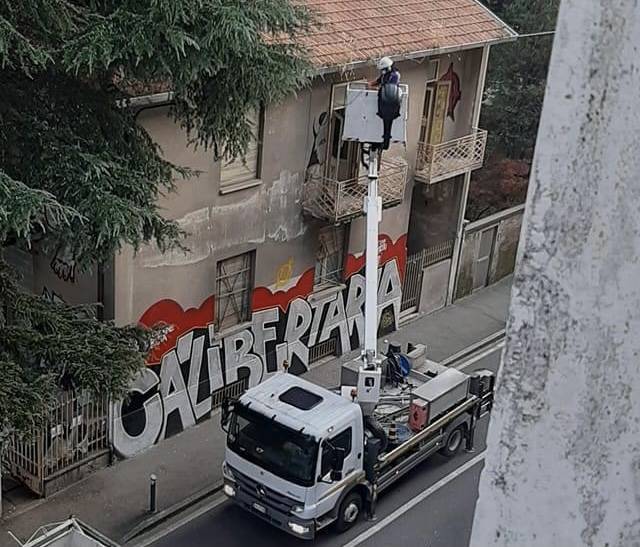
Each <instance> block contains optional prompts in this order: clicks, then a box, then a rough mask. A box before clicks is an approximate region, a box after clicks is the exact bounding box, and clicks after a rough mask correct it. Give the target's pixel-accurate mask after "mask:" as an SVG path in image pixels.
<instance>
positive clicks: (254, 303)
mask: <svg viewBox="0 0 640 547" xmlns="http://www.w3.org/2000/svg"><path fill="white" fill-rule="evenodd" d="M313 278H314V269H313V268H310V269H308V270H307V271H306V272H304V273H303V274H302V275H301V276H300V279H298V282H297V283H296V284H295V286H293V287H291V288H290V289H288V290H286V291H276V292H271V290H270V289H268V288H267V287H256V288H255V289H254V291H253V296H252V298H251V310H252V311H260V310H266V309H268V308H275V307H276V306H278V307H279V308H280V309H281V310H282V311H287V308H288V307H289V303H290V302H291V301H292V300H295V299H296V298H306V297H307V296H309V295H310V294H311V293H312V292H313Z"/></svg>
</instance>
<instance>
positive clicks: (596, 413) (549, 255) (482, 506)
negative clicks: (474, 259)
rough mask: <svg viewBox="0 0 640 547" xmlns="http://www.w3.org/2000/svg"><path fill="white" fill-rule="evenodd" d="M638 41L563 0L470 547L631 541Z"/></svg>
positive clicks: (638, 319) (633, 1)
mask: <svg viewBox="0 0 640 547" xmlns="http://www.w3.org/2000/svg"><path fill="white" fill-rule="evenodd" d="M639 49H640V9H639V6H638V2H637V0H609V1H607V2H595V1H590V2H585V1H584V0H564V2H563V4H562V8H561V12H560V18H559V27H558V32H557V34H556V43H555V47H554V52H553V56H552V62H551V71H550V79H549V88H548V90H547V97H546V101H545V108H544V113H543V116H542V121H541V128H540V136H539V138H538V148H537V150H536V159H535V166H534V171H533V176H532V181H531V185H530V189H529V196H528V202H527V209H526V211H527V213H526V217H525V223H524V227H523V242H522V244H521V248H520V251H519V255H518V268H517V272H516V275H515V282H514V288H513V294H512V304H511V310H510V317H509V323H508V338H507V348H506V352H505V358H504V365H503V367H502V375H501V377H500V379H499V387H498V393H497V403H496V408H495V411H494V415H493V418H492V422H491V427H490V432H489V439H488V445H489V448H488V454H487V460H486V466H485V470H484V472H483V474H482V479H481V483H480V498H479V501H478V505H477V509H476V513H475V521H474V529H473V535H472V540H471V545H472V546H473V547H487V546H505V547H506V546H516V545H517V546H527V547H537V546H540V547H555V546H557V547H572V546H582V545H585V546H599V547H601V546H602V547H603V546H609V547H614V546H619V547H623V546H624V547H635V546H639V545H640V364H639V353H640V335H639V333H640V281H639V280H640V262H639V256H640V216H639V215H638V210H639V208H640V184H639V182H638V181H639V179H640V155H639V154H638V150H640V109H639V108H638V89H640V65H639V61H638V53H639V51H638V50H639Z"/></svg>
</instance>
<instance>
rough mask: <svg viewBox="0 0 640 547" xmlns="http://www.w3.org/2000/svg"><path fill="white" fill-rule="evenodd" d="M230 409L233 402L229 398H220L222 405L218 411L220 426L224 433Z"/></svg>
mask: <svg viewBox="0 0 640 547" xmlns="http://www.w3.org/2000/svg"><path fill="white" fill-rule="evenodd" d="M232 410H233V403H232V402H231V401H230V400H229V399H227V398H224V399H223V400H222V406H221V411H220V427H221V428H222V430H223V431H224V432H225V433H226V432H228V426H229V418H230V417H231V412H232Z"/></svg>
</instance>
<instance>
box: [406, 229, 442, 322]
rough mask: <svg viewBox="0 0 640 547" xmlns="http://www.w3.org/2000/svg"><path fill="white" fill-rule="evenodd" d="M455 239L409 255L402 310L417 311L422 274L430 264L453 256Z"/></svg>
mask: <svg viewBox="0 0 640 547" xmlns="http://www.w3.org/2000/svg"><path fill="white" fill-rule="evenodd" d="M453 244H454V240H453V239H450V240H448V241H443V242H442V243H438V244H436V245H432V246H431V247H427V248H426V249H422V250H421V251H419V252H417V253H415V254H413V255H410V256H408V257H407V265H406V269H405V273H404V280H403V283H402V301H401V304H400V311H401V312H410V311H415V310H416V309H417V307H418V304H419V302H420V296H421V292H422V276H423V272H424V269H425V268H426V267H428V266H431V265H433V264H436V263H438V262H442V261H443V260H446V259H448V258H451V257H452V256H453Z"/></svg>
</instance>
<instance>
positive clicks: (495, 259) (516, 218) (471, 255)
mask: <svg viewBox="0 0 640 547" xmlns="http://www.w3.org/2000/svg"><path fill="white" fill-rule="evenodd" d="M523 216H524V208H523V206H521V205H519V206H516V207H512V208H511V209H506V210H504V211H501V212H500V213H496V214H495V215H492V216H491V217H487V218H486V219H481V220H479V221H477V222H474V223H472V224H468V225H467V226H466V227H465V231H464V240H463V243H462V253H461V255H460V264H459V266H458V275H457V282H456V293H455V297H456V299H457V298H462V297H463V296H466V295H468V294H471V293H472V292H473V280H474V274H475V269H476V261H477V260H478V251H479V248H480V238H481V236H482V232H483V231H484V230H488V229H494V228H495V229H496V234H495V240H494V243H493V248H492V252H491V261H490V263H489V272H488V276H487V285H491V284H493V283H496V282H497V281H500V279H502V278H503V277H506V276H507V275H509V274H511V273H513V270H514V267H515V262H516V255H517V252H518V244H519V242H520V231H521V228H522V219H523Z"/></svg>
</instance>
